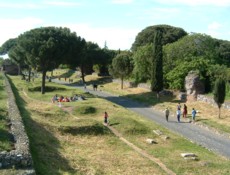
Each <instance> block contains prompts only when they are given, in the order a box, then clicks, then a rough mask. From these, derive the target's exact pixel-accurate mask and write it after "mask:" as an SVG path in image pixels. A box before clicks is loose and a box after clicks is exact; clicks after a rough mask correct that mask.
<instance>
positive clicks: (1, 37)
mask: <svg viewBox="0 0 230 175" xmlns="http://www.w3.org/2000/svg"><path fill="white" fill-rule="evenodd" d="M42 23H43V20H41V19H39V18H32V17H30V18H22V19H1V18H0V24H4V25H2V26H1V27H0V45H2V44H3V43H4V42H5V41H7V40H8V39H10V38H16V37H18V36H19V35H20V34H22V33H24V32H26V31H28V30H30V29H32V28H36V27H40V26H41V25H42Z"/></svg>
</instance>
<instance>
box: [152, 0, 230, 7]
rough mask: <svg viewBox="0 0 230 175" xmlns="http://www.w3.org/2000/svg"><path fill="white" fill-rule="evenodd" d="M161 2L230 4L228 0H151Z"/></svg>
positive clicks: (211, 4) (189, 4)
mask: <svg viewBox="0 0 230 175" xmlns="http://www.w3.org/2000/svg"><path fill="white" fill-rule="evenodd" d="M153 1H157V2H159V3H163V4H170V5H178V4H182V5H188V6H204V5H205V6H223V7H226V6H230V0H153Z"/></svg>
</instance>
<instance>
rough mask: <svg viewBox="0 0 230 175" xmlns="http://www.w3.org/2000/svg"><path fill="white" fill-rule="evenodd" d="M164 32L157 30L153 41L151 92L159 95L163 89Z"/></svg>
mask: <svg viewBox="0 0 230 175" xmlns="http://www.w3.org/2000/svg"><path fill="white" fill-rule="evenodd" d="M161 40H162V32H161V31H160V30H157V31H156V33H155V35H154V40H153V57H152V72H151V90H152V91H155V92H157V93H159V92H160V91H161V90H162V89H163V60H162V59H163V58H162V57H163V53H162V42H161Z"/></svg>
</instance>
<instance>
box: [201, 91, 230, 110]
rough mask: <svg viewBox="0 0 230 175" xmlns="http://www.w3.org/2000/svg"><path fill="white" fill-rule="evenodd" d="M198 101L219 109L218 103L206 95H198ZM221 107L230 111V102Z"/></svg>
mask: <svg viewBox="0 0 230 175" xmlns="http://www.w3.org/2000/svg"><path fill="white" fill-rule="evenodd" d="M197 101H203V102H206V103H208V104H211V105H212V106H215V107H217V105H216V102H215V101H214V99H213V98H211V97H207V96H205V95H201V94H199V95H197ZM221 107H222V108H226V109H230V102H225V103H223V104H222V106H221Z"/></svg>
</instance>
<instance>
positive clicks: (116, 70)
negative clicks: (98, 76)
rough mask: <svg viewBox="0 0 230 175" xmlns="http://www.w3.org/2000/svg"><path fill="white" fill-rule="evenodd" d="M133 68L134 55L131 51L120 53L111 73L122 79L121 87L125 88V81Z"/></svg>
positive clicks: (114, 61)
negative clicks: (132, 55)
mask: <svg viewBox="0 0 230 175" xmlns="http://www.w3.org/2000/svg"><path fill="white" fill-rule="evenodd" d="M132 70H133V64H132V57H131V53H130V52H123V53H120V54H118V55H117V56H116V57H115V58H114V59H113V62H112V66H111V68H110V73H111V74H112V75H113V76H114V77H118V78H120V79H121V89H123V81H124V78H125V77H128V76H129V75H130V74H131V72H132Z"/></svg>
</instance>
